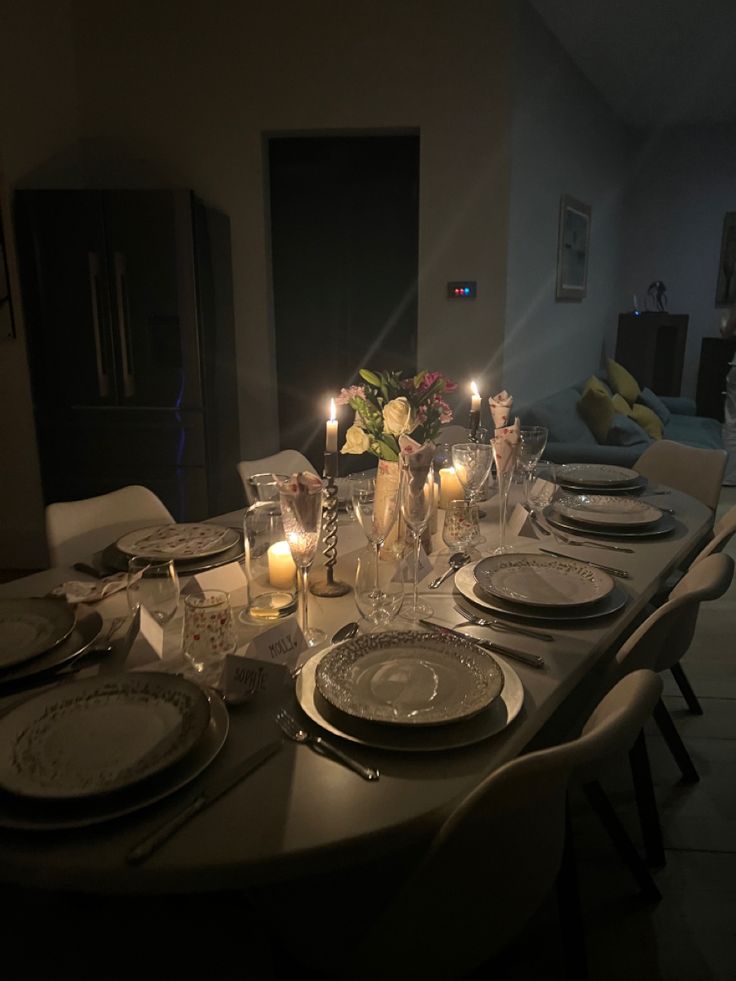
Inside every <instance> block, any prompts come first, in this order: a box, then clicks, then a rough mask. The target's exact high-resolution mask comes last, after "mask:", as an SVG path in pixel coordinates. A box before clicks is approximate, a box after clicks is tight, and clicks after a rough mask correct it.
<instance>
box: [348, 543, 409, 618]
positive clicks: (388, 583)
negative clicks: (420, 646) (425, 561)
mask: <svg viewBox="0 0 736 981" xmlns="http://www.w3.org/2000/svg"><path fill="white" fill-rule="evenodd" d="M376 576H378V579H377V580H376ZM403 602H404V561H403V559H402V558H400V557H396V558H391V559H388V560H386V561H383V562H381V563H380V565H379V568H378V569H377V570H376V569H374V556H373V553H372V551H369V550H368V549H365V550H364V551H363V552H361V553H360V555H359V556H358V567H357V570H356V573H355V605H356V606H357V607H358V612H359V613H360V615H361V616H362V617H363V619H364V620H367V621H368V623H370V624H373V625H374V626H376V627H383V626H385V625H386V624H387V623H390V622H391V621H392V620H394V619H395V618H396V617H397V616H398V614H399V611H400V610H401V607H402V604H403Z"/></svg>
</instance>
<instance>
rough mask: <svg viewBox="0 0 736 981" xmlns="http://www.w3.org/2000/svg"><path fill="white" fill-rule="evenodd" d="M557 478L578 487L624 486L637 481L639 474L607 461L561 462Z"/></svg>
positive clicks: (561, 481)
mask: <svg viewBox="0 0 736 981" xmlns="http://www.w3.org/2000/svg"><path fill="white" fill-rule="evenodd" d="M557 479H558V480H559V481H560V483H570V484H577V485H578V486H580V487H624V486H626V485H628V484H636V483H638V481H639V474H638V473H637V472H636V470H629V468H628V467H614V466H611V464H608V463H563V464H561V465H560V466H558V468H557Z"/></svg>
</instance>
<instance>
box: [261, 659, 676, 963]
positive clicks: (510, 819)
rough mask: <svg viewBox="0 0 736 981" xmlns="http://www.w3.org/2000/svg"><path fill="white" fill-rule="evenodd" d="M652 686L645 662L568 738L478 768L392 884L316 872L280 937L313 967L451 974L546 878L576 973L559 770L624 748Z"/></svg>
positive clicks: (540, 893) (507, 929)
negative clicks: (320, 877) (328, 877)
mask: <svg viewBox="0 0 736 981" xmlns="http://www.w3.org/2000/svg"><path fill="white" fill-rule="evenodd" d="M661 690H662V683H661V680H660V679H659V678H658V677H657V676H656V675H655V674H653V673H652V672H651V671H637V672H634V673H632V674H630V675H628V676H627V677H625V678H624V679H622V680H621V681H620V682H619V683H618V684H617V685H616V686H615V687H614V688H613V689H612V690H611V691H610V692H609V693H608V694H607V695H606V696H605V697H604V698H603V700H602V701H601V703H600V704H599V705H598V707H597V708H596V709H595V711H594V712H593V713H592V714H591V716H590V718H589V720H588V721H587V723H586V725H585V726H584V729H583V731H582V734H581V735H580V736H579V737H578V738H576V739H574V740H572V741H571V742H567V743H563V744H561V745H558V746H553V747H550V748H545V749H541V750H538V751H536V752H532V753H529V754H527V755H526V756H521V757H518V758H517V759H515V760H513V761H511V762H510V763H507V764H506V765H504V766H502V767H500V768H499V769H498V770H496V771H494V772H493V773H491V774H490V775H489V776H487V777H486V778H485V779H484V780H483V781H482V782H481V783H480V785H479V786H478V787H476V788H475V789H474V790H473V791H471V793H469V794H468V795H467V796H466V797H465V798H464V799H462V800H461V801H460V802H459V803H458V806H457V807H456V808H455V810H454V811H453V813H452V814H451V815H450V816H449V817H448V818H447V819H446V821H445V822H444V824H442V826H441V827H440V829H439V831H438V832H437V834H436V835H435V837H434V838H433V840H432V841H431V843H430V845H429V847H428V849H427V850H426V851H425V853H424V854H423V857H422V858H421V859H420V860H419V861H418V862H417V863H416V865H415V866H414V868H413V870H412V871H410V872H409V873H408V875H407V876H406V877H405V879H404V882H403V884H402V885H400V886H399V888H398V890H396V889H394V888H393V882H392V880H391V878H390V877H389V879H388V881H383V884H382V886H381V882H380V881H379V883H378V900H377V901H376V898H375V897H374V896H372V895H370V893H369V891H367V890H365V889H364V888H363V886H364V882H365V881H366V880H365V879H364V878H363V877H362V876H361V875H360V874H359V873H354V872H353V873H351V883H352V886H353V887H354V889H355V894H356V902H357V904H358V905H354V904H353V902H352V899H351V896H349V895H346V894H345V893H344V892H343V891H341V890H337V891H336V890H335V889H334V884H333V883H331V882H325V881H323V882H322V883H321V886H322V888H323V889H324V894H320V893H319V892H313V891H312V885H311V880H310V884H309V885H307V886H305V888H306V889H307V891H306V892H305V895H309V897H310V901H309V903H308V904H307V907H306V908H303V910H300V911H299V913H298V914H297V915H296V916H295V917H290V918H289V922H288V924H287V923H286V922H284V928H285V930H286V931H287V933H286V935H284V936H283V938H280V940H283V942H284V943H286V944H287V947H288V949H289V951H290V952H291V953H293V956H294V958H295V959H296V960H298V961H300V962H301V963H304V962H305V961H306V962H308V964H309V966H310V967H312V968H313V969H314V968H316V969H317V970H318V971H319V974H320V976H328V977H329V976H337V977H340V978H355V979H371V981H373V979H375V978H381V979H382V981H391V979H397V981H398V979H402V981H404V979H406V978H408V977H416V978H419V977H421V978H423V979H442V981H451V979H455V978H460V977H464V976H465V975H466V974H467V973H468V972H470V971H472V970H475V969H476V968H478V967H479V966H480V965H482V964H483V963H484V962H485V961H486V960H487V959H488V958H490V957H492V956H493V955H494V954H496V953H498V952H499V951H501V950H502V948H504V947H505V946H506V945H507V944H508V943H509V942H510V941H511V940H513V938H514V937H515V936H516V935H517V934H518V933H519V932H520V931H521V930H522V928H523V927H524V925H525V923H526V921H527V919H528V918H529V917H530V916H531V915H532V913H533V912H534V911H535V909H536V908H537V907H538V906H539V905H540V904H541V903H542V901H543V899H544V898H545V897H546V895H547V894H548V893H549V891H550V890H551V889H552V887H553V886H554V885H555V883H556V885H557V893H558V901H559V903H560V910H561V915H562V939H563V946H564V948H565V952H566V959H567V962H568V968H569V970H570V975H569V976H571V977H576V978H584V977H585V976H586V971H585V946H584V936H583V929H582V921H581V918H580V910H579V905H578V895H577V879H576V875H575V871H574V860H573V854H572V847H571V845H572V843H571V838H570V834H569V825H568V824H567V821H566V795H567V785H568V778H569V776H570V774H571V771H573V769H575V768H577V767H582V766H586V765H589V764H594V762H595V761H596V760H605V759H607V758H609V757H610V756H612V755H615V754H616V753H622V752H625V751H626V750H627V749H628V748H629V746H630V745H631V744H632V743H633V741H634V740H635V739H636V737H637V734H638V733H639V732H640V730H641V727H642V726H643V724H644V722H645V721H646V719H647V718H648V717H649V715H650V714H651V711H652V708H653V706H654V705H655V704H656V703H657V700H658V698H659V696H660V693H661ZM387 895H392V898H391V899H390V900H388V901H386V896H387ZM362 906H364V907H365V909H363V908H362ZM310 910H311V912H310ZM325 924H329V927H327V930H328V931H329V936H327V935H326V933H325ZM277 932H280V931H278V926H277Z"/></svg>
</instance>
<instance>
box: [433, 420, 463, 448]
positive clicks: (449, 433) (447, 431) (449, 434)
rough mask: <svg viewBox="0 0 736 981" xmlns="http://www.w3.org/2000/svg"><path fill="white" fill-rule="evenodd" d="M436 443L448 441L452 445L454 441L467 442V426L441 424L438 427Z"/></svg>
mask: <svg viewBox="0 0 736 981" xmlns="http://www.w3.org/2000/svg"><path fill="white" fill-rule="evenodd" d="M436 442H437V443H449V444H450V446H454V444H455V443H467V442H468V427H467V426H457V425H455V426H443V428H442V429H440V432H439V435H438V437H437V440H436Z"/></svg>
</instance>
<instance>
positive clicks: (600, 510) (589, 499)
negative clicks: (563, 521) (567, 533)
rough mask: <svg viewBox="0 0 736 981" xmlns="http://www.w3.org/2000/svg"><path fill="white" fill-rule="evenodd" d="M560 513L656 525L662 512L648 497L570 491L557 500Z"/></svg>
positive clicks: (609, 523) (588, 520)
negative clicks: (563, 497)
mask: <svg viewBox="0 0 736 981" xmlns="http://www.w3.org/2000/svg"><path fill="white" fill-rule="evenodd" d="M555 506H556V508H557V510H558V511H559V513H560V514H561V515H562V516H563V517H565V518H570V519H571V520H572V521H579V522H581V523H583V524H586V525H600V526H601V527H608V528H611V527H617V526H624V527H626V526H642V525H653V524H654V522H655V521H659V519H660V518H661V517H662V512H661V511H660V510H659V508H655V507H654V506H653V505H651V504H647V503H646V501H639V500H638V499H637V498H633V497H615V496H613V495H612V494H581V495H579V496H577V497H572V496H570V495H568V497H567V499H566V500H564V501H556V502H555Z"/></svg>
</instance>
